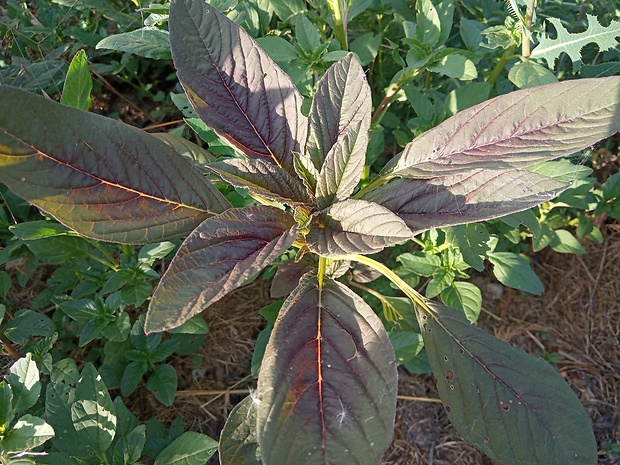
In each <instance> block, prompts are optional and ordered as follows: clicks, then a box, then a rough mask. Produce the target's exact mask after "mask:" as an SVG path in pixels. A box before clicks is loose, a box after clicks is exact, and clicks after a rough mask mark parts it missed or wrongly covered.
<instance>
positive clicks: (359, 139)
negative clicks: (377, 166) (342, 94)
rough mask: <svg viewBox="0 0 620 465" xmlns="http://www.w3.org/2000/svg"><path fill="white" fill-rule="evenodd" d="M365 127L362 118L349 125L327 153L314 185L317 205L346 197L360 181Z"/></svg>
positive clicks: (365, 145) (363, 156) (365, 139)
mask: <svg viewBox="0 0 620 465" xmlns="http://www.w3.org/2000/svg"><path fill="white" fill-rule="evenodd" d="M367 146H368V128H367V126H366V123H365V122H364V121H358V122H356V123H354V124H352V125H351V127H350V129H349V131H347V133H346V134H344V136H342V137H340V138H338V140H337V141H336V143H335V144H334V145H333V146H332V148H331V150H330V151H329V152H327V155H326V156H325V161H324V162H323V166H322V167H321V171H320V173H319V176H318V179H317V185H316V197H317V200H318V203H319V208H327V207H329V206H330V205H331V204H333V203H334V202H341V201H343V200H345V199H347V198H348V197H349V195H351V194H352V193H353V191H354V190H355V187H356V186H357V184H358V183H359V181H360V179H361V177H362V172H363V170H364V164H365V162H366V147H367Z"/></svg>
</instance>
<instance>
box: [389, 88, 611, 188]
mask: <svg viewBox="0 0 620 465" xmlns="http://www.w3.org/2000/svg"><path fill="white" fill-rule="evenodd" d="M619 104H620V76H613V77H608V78H601V79H578V80H574V81H565V82H561V83H554V84H548V85H544V86H538V87H533V88H529V89H523V90H518V91H516V92H512V93H510V94H506V95H502V96H499V97H496V98H494V99H491V100H487V101H486V102H484V103H481V104H479V105H475V106H473V107H471V108H468V109H466V110H463V111H461V112H459V113H457V114H456V115H455V116H453V117H451V118H449V119H448V120H446V121H444V122H443V123H442V124H440V125H439V126H437V127H435V128H433V129H431V130H430V131H427V132H425V133H424V134H422V135H420V136H418V137H416V138H415V139H414V140H413V142H411V143H409V144H408V145H407V147H405V150H404V151H403V152H402V153H401V154H400V155H398V156H397V157H395V158H394V159H392V160H391V161H390V163H388V165H386V167H385V168H384V173H386V174H389V175H392V176H399V177H410V178H434V177H437V176H445V175H447V174H450V173H459V172H465V171H469V170H472V169H479V168H485V169H508V168H519V167H526V166H530V165H533V164H535V163H539V162H542V161H545V160H551V159H554V158H558V157H561V156H564V155H569V154H572V153H574V152H577V151H579V150H582V149H584V148H586V147H588V146H589V145H592V144H594V143H596V142H598V141H599V140H601V139H604V138H606V137H609V136H610V135H612V134H615V133H616V132H618V131H619V130H620V112H619V111H618V106H619Z"/></svg>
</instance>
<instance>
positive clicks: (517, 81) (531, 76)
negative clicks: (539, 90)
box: [508, 61, 558, 89]
mask: <svg viewBox="0 0 620 465" xmlns="http://www.w3.org/2000/svg"><path fill="white" fill-rule="evenodd" d="M508 79H510V82H512V83H513V84H514V85H515V86H517V87H518V88H519V89H526V88H528V87H536V86H542V85H543V84H551V83H552V82H558V78H556V77H555V74H553V73H552V72H551V71H549V70H548V69H547V68H545V67H544V66H541V65H539V64H537V63H534V62H533V61H520V62H519V63H517V64H516V65H514V66H513V67H512V68H510V71H509V72H508Z"/></svg>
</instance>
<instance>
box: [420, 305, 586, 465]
mask: <svg viewBox="0 0 620 465" xmlns="http://www.w3.org/2000/svg"><path fill="white" fill-rule="evenodd" d="M429 305H430V308H431V310H432V314H420V313H419V314H418V319H419V322H420V327H421V328H422V336H423V338H424V346H425V348H426V353H427V354H428V359H429V361H430V364H431V368H432V370H433V373H434V374H435V377H436V378H437V389H438V391H439V396H440V397H441V400H442V401H443V403H444V405H445V407H446V411H447V412H448V418H449V419H450V421H451V422H452V423H453V424H454V426H455V428H456V430H457V431H458V432H459V434H461V435H462V436H463V437H464V438H465V439H467V440H468V441H470V442H472V443H473V444H474V445H475V446H476V447H478V448H479V449H480V450H481V451H482V452H484V453H485V454H486V455H488V456H489V457H491V458H492V459H493V460H496V461H497V462H499V463H501V464H503V465H532V464H540V465H543V464H544V465H595V464H596V441H595V440H594V435H593V434H592V427H591V425H590V420H589V418H588V415H587V413H586V411H585V410H584V408H583V405H581V402H580V401H579V399H578V398H577V396H576V395H575V394H574V393H573V391H572V390H571V388H570V387H569V386H568V385H567V384H566V382H565V381H564V380H563V379H562V377H561V376H560V375H559V374H558V372H557V371H556V370H555V369H554V368H553V367H552V366H551V365H550V364H549V363H548V362H546V361H545V360H543V359H541V358H536V357H532V356H531V355H528V354H526V353H524V352H522V351H520V350H518V349H516V348H514V347H512V346H511V345H509V344H506V343H505V342H502V341H499V340H498V339H496V338H494V337H492V336H490V335H488V334H486V333H484V332H483V331H481V330H479V329H477V328H476V327H474V326H472V325H470V324H469V321H467V319H466V318H465V316H464V315H463V313H462V312H460V311H458V310H454V309H451V308H448V307H444V306H442V305H439V304H434V303H430V304H429Z"/></svg>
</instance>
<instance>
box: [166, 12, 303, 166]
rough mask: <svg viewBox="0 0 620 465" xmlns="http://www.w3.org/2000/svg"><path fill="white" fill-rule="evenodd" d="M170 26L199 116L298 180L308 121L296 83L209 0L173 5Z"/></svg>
mask: <svg viewBox="0 0 620 465" xmlns="http://www.w3.org/2000/svg"><path fill="white" fill-rule="evenodd" d="M168 21H169V24H170V45H171V48H172V58H173V61H174V65H175V67H176V69H177V75H178V77H179V81H181V84H182V85H183V87H184V89H185V93H186V94H187V97H188V99H189V101H190V102H191V104H192V106H193V107H194V109H195V110H196V112H197V113H198V115H199V116H200V118H201V119H202V120H203V121H204V122H205V123H206V124H207V126H209V127H210V128H212V129H213V130H214V131H215V132H216V133H218V135H219V136H220V137H222V138H224V139H225V140H226V141H227V142H229V143H231V144H232V145H233V146H235V147H237V148H238V149H239V150H240V151H241V152H243V153H244V154H246V155H247V156H248V157H250V158H257V157H266V158H269V159H272V160H274V161H275V162H276V163H277V164H278V165H280V167H281V168H283V169H285V170H286V171H288V172H289V173H291V174H293V173H294V169H293V152H300V151H301V149H302V147H303V145H304V143H305V140H306V133H307V119H306V117H305V116H303V115H302V113H301V106H302V103H303V98H302V96H301V94H300V93H299V91H298V90H297V89H296V87H295V85H294V84H293V81H292V80H291V79H290V77H289V76H288V75H287V74H286V73H284V71H282V69H280V67H279V66H278V65H277V64H276V63H275V62H274V61H273V60H272V59H271V58H270V57H269V55H267V53H265V51H264V50H263V49H261V48H260V47H259V45H258V44H257V43H256V42H255V41H254V39H252V38H251V37H250V35H249V34H248V33H246V32H245V31H244V30H243V29H241V28H240V27H239V26H238V25H237V24H235V23H234V22H232V21H230V20H229V19H228V18H226V17H225V16H224V15H222V14H221V13H220V12H219V11H217V9H216V8H214V7H212V6H210V5H208V4H205V2H204V1H202V0H176V1H174V2H172V4H171V6H170V18H169V20H168Z"/></svg>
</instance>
